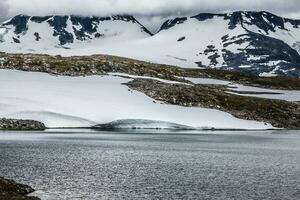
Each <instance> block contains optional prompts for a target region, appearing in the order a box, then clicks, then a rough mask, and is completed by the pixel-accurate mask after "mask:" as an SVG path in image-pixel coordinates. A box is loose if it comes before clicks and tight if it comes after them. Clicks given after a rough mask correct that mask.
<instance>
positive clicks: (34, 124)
mask: <svg viewBox="0 0 300 200" xmlns="http://www.w3.org/2000/svg"><path fill="white" fill-rule="evenodd" d="M45 129H46V127H45V125H44V124H43V123H41V122H38V121H34V120H17V119H5V118H3V119H0V130H20V131H27V130H28V131H31V130H33V131H38V130H45Z"/></svg>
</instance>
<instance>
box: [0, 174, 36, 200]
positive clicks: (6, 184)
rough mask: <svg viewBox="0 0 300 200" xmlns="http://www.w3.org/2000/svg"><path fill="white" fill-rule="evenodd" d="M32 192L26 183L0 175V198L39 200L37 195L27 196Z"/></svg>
mask: <svg viewBox="0 0 300 200" xmlns="http://www.w3.org/2000/svg"><path fill="white" fill-rule="evenodd" d="M32 192H34V189H33V188H32V187H30V186H28V185H23V184H19V183H16V182H15V181H13V180H8V179H5V178H3V177H0V200H40V199H39V198H37V197H30V196H27V195H28V194H30V193H32Z"/></svg>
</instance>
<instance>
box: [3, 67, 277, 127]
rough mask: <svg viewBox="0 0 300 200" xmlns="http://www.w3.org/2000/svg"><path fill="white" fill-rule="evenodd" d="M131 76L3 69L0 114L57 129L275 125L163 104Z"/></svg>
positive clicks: (199, 109) (219, 112)
mask: <svg viewBox="0 0 300 200" xmlns="http://www.w3.org/2000/svg"><path fill="white" fill-rule="evenodd" d="M129 80H130V78H129V79H128V78H121V77H116V76H111V75H108V76H89V77H62V76H58V77H56V76H50V75H48V74H43V73H34V72H20V71H10V70H0V85H1V87H0V117H8V116H9V117H18V118H20V119H35V120H39V121H41V122H44V123H45V124H46V126H48V127H52V128H53V127H64V126H68V127H87V126H94V125H97V124H107V123H110V122H113V121H117V120H132V119H142V120H152V121H162V122H169V123H173V124H179V125H183V126H188V127H193V128H216V129H269V128H272V126H271V125H270V124H265V123H261V122H255V121H247V120H242V119H237V118H235V117H233V116H232V115H230V114H228V113H225V112H221V111H218V110H213V109H204V108H194V107H192V108H187V107H181V106H175V105H166V104H162V103H160V102H157V101H154V100H153V99H151V98H149V97H148V96H146V95H144V94H142V93H140V92H137V91H132V90H130V89H129V88H128V87H127V86H125V85H122V84H123V83H126V82H128V81H129ZM154 128H158V127H157V126H155V127H154Z"/></svg>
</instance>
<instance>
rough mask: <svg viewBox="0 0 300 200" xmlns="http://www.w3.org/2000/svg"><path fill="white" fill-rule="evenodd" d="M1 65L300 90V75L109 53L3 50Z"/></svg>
mask: <svg viewBox="0 0 300 200" xmlns="http://www.w3.org/2000/svg"><path fill="white" fill-rule="evenodd" d="M211 48H212V47H211ZM0 69H14V70H21V71H31V72H45V73H49V74H52V75H62V76H90V75H104V74H107V73H110V72H118V73H126V74H131V75H138V76H149V77H154V78H161V79H167V80H173V81H181V82H185V80H184V79H183V78H180V77H194V78H215V79H221V80H227V81H232V82H236V83H241V84H244V85H251V86H259V87H266V88H273V89H289V90H292V89H293V90H300V79H299V78H292V77H260V76H256V75H252V74H247V73H242V72H229V71H224V70H219V69H187V68H180V67H175V66H169V65H160V64H154V63H148V62H143V61H138V60H134V59H128V58H122V57H116V56H107V55H93V56H73V57H61V56H49V55H34V54H7V53H0Z"/></svg>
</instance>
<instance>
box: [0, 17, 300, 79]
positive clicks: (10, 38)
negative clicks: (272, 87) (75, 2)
mask: <svg viewBox="0 0 300 200" xmlns="http://www.w3.org/2000/svg"><path fill="white" fill-rule="evenodd" d="M0 41H2V43H0V51H6V52H35V53H47V54H61V55H66V56H69V55H90V54H111V55H118V56H124V57H130V58H135V59H140V60H145V61H151V62H156V63H162V64H171V65H178V66H181V67H212V68H221V69H226V70H233V71H243V72H250V73H254V74H258V75H264V76H275V75H289V76H296V77H300V55H299V54H300V20H292V19H287V18H282V17H279V16H276V15H273V14H271V13H268V12H233V13H228V14H209V13H202V14H199V15H196V16H192V17H181V18H176V19H171V20H168V21H166V22H165V23H164V24H163V25H162V27H161V29H160V30H159V31H158V32H157V33H155V34H154V35H152V34H151V33H150V32H149V31H148V30H147V29H146V28H145V27H144V26H143V25H141V24H140V23H139V22H138V21H137V20H136V19H135V18H134V17H132V16H114V17H104V18H99V17H76V16H50V17H29V16H17V17H15V18H12V19H11V20H8V21H7V22H5V23H4V24H3V26H2V28H0Z"/></svg>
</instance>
